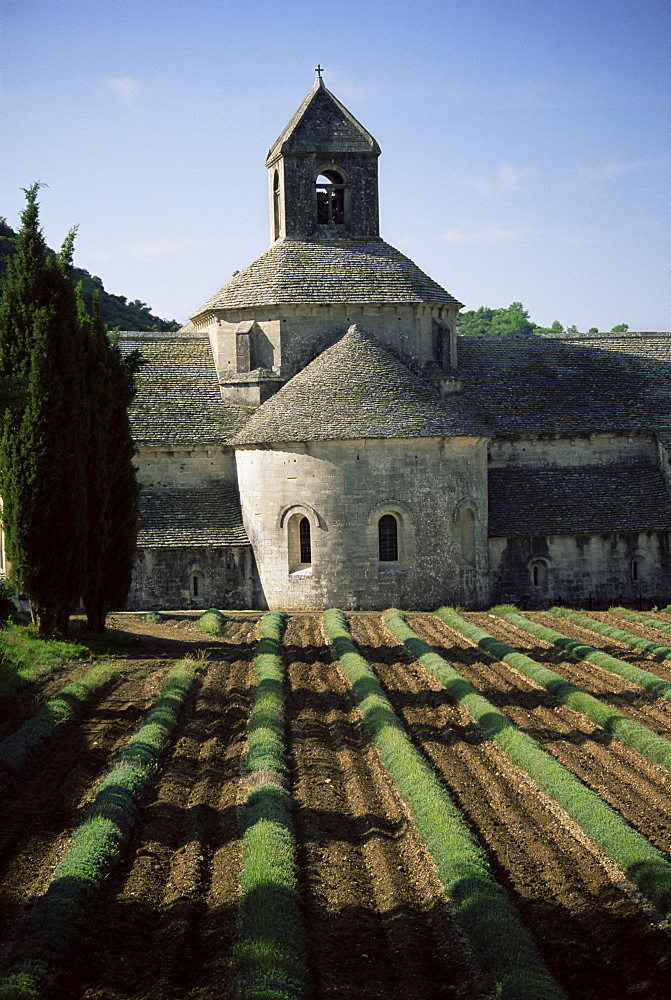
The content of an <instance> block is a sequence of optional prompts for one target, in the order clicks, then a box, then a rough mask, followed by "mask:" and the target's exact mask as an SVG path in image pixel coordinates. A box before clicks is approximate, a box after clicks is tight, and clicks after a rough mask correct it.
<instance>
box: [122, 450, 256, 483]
mask: <svg viewBox="0 0 671 1000" xmlns="http://www.w3.org/2000/svg"><path fill="white" fill-rule="evenodd" d="M135 465H136V467H137V470H138V480H139V482H140V483H141V484H142V485H147V486H154V487H157V486H181V485H184V486H194V485H201V484H203V483H206V482H209V481H211V480H221V479H227V480H229V481H230V482H234V481H235V475H236V472H235V455H234V452H233V449H232V448H228V447H223V446H222V447H216V446H214V445H211V446H209V447H203V448H194V447H177V446H174V447H172V448H138V450H137V452H136V454H135Z"/></svg>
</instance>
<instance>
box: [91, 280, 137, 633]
mask: <svg viewBox="0 0 671 1000" xmlns="http://www.w3.org/2000/svg"><path fill="white" fill-rule="evenodd" d="M84 326H85V327H86V329H87V333H88V338H89V350H88V355H87V357H88V362H87V390H86V396H87V400H88V402H89V426H88V434H87V452H88V511H89V525H88V542H87V551H86V573H85V580H84V587H83V591H82V598H83V601H84V608H85V610H86V616H87V619H88V626H89V628H90V629H91V630H92V631H95V632H103V631H104V630H105V616H106V614H107V612H108V611H109V610H111V609H112V608H115V607H117V608H118V607H120V606H122V605H123V603H124V602H125V599H126V595H127V594H128V588H129V586H130V581H131V573H132V569H133V557H134V554H135V542H136V537H137V519H138V494H139V486H138V483H137V479H136V473H135V467H134V465H133V455H134V451H135V449H134V445H133V440H132V437H131V433H130V424H129V421H128V406H129V405H130V403H131V401H132V399H133V395H134V382H133V375H134V372H135V371H136V370H137V366H138V363H139V358H138V356H137V354H136V353H135V352H134V354H133V355H131V356H130V357H129V358H128V359H126V360H124V358H123V357H122V356H121V351H120V349H119V346H118V344H117V343H115V342H114V340H113V339H110V337H109V335H108V333H107V329H106V327H105V324H104V323H103V321H102V318H101V316H100V308H99V303H98V300H97V297H96V298H94V301H93V310H92V316H91V318H90V319H88V317H87V318H86V319H85V320H84Z"/></svg>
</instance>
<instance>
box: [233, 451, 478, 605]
mask: <svg viewBox="0 0 671 1000" xmlns="http://www.w3.org/2000/svg"><path fill="white" fill-rule="evenodd" d="M236 461H237V466H238V476H239V484H240V496H241V501H242V512H243V520H244V524H245V528H246V531H247V534H248V536H249V538H250V541H251V543H252V545H253V547H254V551H255V552H256V555H257V562H258V567H259V575H260V578H261V584H262V587H263V591H264V594H265V597H266V600H267V603H268V606H269V607H271V608H273V607H274V608H277V607H281V608H324V607H329V606H332V605H338V606H340V607H342V608H345V609H356V608H361V609H366V608H369V609H374V608H386V607H390V606H392V605H397V606H399V607H404V608H410V607H416V608H419V607H425V608H430V607H437V606H438V605H440V604H441V603H444V602H454V603H460V604H462V605H463V604H466V605H469V606H482V605H485V604H486V603H487V600H488V593H487V580H488V550H487V497H486V471H487V470H486V442H485V440H484V439H479V438H453V439H442V438H419V439H409V440H400V439H398V440H360V441H348V442H337V441H326V442H319V443H309V444H298V445H295V446H293V445H284V446H279V445H278V446H276V447H271V448H265V449H261V448H253V447H250V448H240V449H238V450H237V452H236ZM465 507H468V508H470V509H471V510H472V512H473V527H472V532H473V538H472V539H471V540H470V543H468V544H466V545H464V544H463V543H462V531H463V528H462V523H461V520H462V514H461V512H462V510H463V509H464V508H465ZM385 513H390V514H392V515H393V516H394V518H395V519H396V520H397V523H398V538H399V558H398V560H397V561H396V562H395V563H392V562H389V563H381V562H380V561H379V558H378V556H379V552H378V521H379V518H380V517H381V516H382V515H383V514H385ZM297 515H300V517H306V518H307V519H308V521H309V523H310V534H311V545H312V552H311V563H310V564H309V565H305V564H300V565H298V566H296V565H294V566H293V567H292V565H291V557H290V551H289V545H290V539H289V534H290V527H291V522H292V518H293V517H295V516H297ZM469 516H470V515H469ZM471 543H472V544H471ZM469 545H470V546H471V550H472V552H473V553H474V558H473V557H471V560H470V561H469V560H468V559H465V558H462V554H463V552H464V551H465V552H466V554H468V550H469ZM292 570H293V571H292Z"/></svg>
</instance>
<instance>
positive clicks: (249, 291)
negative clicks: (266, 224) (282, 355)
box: [194, 231, 461, 316]
mask: <svg viewBox="0 0 671 1000" xmlns="http://www.w3.org/2000/svg"><path fill="white" fill-rule="evenodd" d="M303 302H307V303H335V302H347V303H371V304H377V303H385V302H390V303H393V302H435V303H439V304H441V305H442V304H445V305H455V304H456V305H461V303H458V302H457V300H456V299H455V298H454V296H452V295H450V293H449V292H447V291H445V289H444V288H442V287H441V286H440V285H439V284H438V283H437V282H435V281H434V280H433V279H432V278H430V277H429V276H428V275H427V274H424V272H423V271H421V270H420V268H418V267H417V265H416V264H415V263H413V261H411V260H410V258H409V257H405V256H404V255H403V254H402V253H400V251H398V250H396V249H395V248H394V247H392V246H390V245H389V244H388V243H385V242H384V240H382V239H380V238H379V237H372V236H371V237H357V236H347V235H337V234H332V233H331V232H330V231H329V232H323V233H318V234H315V235H314V236H311V237H309V238H307V237H306V238H305V239H281V240H278V241H277V242H276V243H273V245H272V246H271V247H269V248H268V249H267V250H266V251H265V253H262V254H261V256H260V257H257V259H256V260H255V261H253V262H252V263H251V264H250V265H249V266H248V267H246V268H245V269H244V270H243V271H240V272H239V273H238V274H236V275H235V277H233V278H232V279H231V280H230V281H229V282H228V283H227V284H226V285H224V287H223V288H221V289H220V290H219V291H218V292H217V293H216V295H213V296H212V298H211V299H208V301H207V302H206V303H205V305H204V306H202V307H201V308H200V309H199V310H198V312H197V313H194V316H197V315H200V314H201V313H204V312H207V311H208V310H211V309H239V308H244V307H246V306H255V307H258V306H272V305H285V304H286V305H292V304H300V303H303Z"/></svg>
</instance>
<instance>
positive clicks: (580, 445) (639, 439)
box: [489, 431, 657, 468]
mask: <svg viewBox="0 0 671 1000" xmlns="http://www.w3.org/2000/svg"><path fill="white" fill-rule="evenodd" d="M628 461H631V462H632V463H636V464H639V463H640V462H642V461H645V462H649V463H650V464H651V465H654V464H656V461H657V451H656V446H655V440H654V437H653V435H652V434H650V433H648V432H641V431H632V432H630V433H629V434H612V433H611V434H561V435H560V434H556V435H546V436H543V437H539V436H535V437H525V436H523V435H519V436H516V437H514V438H494V439H492V441H491V442H490V445H489V464H490V467H496V466H505V467H507V468H522V467H525V466H530V467H537V466H544V465H552V466H555V465H556V466H584V465H605V464H607V463H610V462H616V463H617V464H618V465H621V464H623V463H626V462H628Z"/></svg>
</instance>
